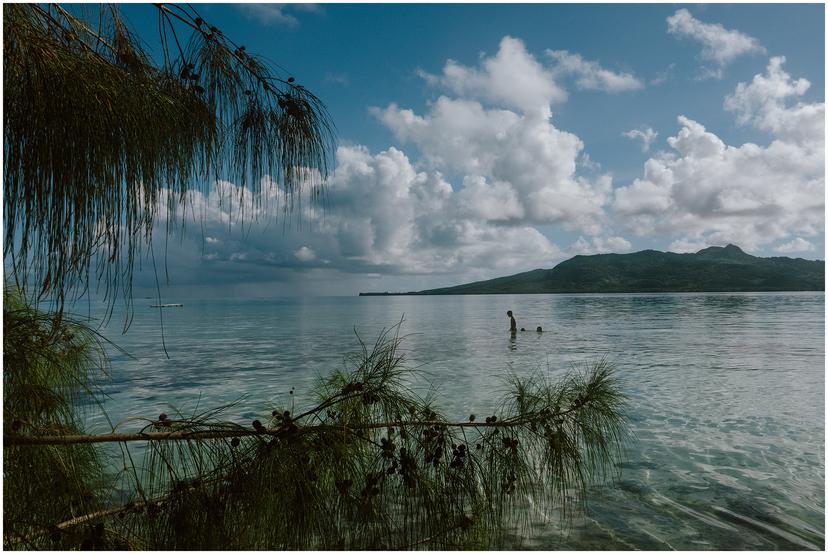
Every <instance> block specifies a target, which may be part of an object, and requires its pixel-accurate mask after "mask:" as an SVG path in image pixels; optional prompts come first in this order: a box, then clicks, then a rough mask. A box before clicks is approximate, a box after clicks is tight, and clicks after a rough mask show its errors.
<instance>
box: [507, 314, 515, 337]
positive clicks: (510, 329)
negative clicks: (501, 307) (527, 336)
mask: <svg viewBox="0 0 828 554" xmlns="http://www.w3.org/2000/svg"><path fill="white" fill-rule="evenodd" d="M506 315H508V316H509V319H510V320H511V322H510V323H509V331H510V332H512V333H517V321H515V317H514V316H513V315H512V310H509V311H508V312H506Z"/></svg>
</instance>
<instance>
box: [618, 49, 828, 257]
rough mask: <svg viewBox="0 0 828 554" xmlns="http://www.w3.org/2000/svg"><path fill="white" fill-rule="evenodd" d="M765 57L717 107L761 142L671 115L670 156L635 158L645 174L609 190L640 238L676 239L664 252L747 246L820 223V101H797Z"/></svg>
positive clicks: (815, 228)
mask: <svg viewBox="0 0 828 554" xmlns="http://www.w3.org/2000/svg"><path fill="white" fill-rule="evenodd" d="M780 65H781V60H780V59H774V60H771V63H770V65H769V66H768V69H767V72H766V73H765V74H764V75H757V76H756V77H754V79H753V81H752V82H751V83H750V84H746V83H740V84H739V85H738V86H737V87H736V90H735V91H734V92H733V93H732V94H731V95H729V96H728V99H727V100H726V106H727V107H728V109H730V110H731V111H733V112H735V113H736V114H737V117H738V118H739V121H740V122H742V123H743V124H749V125H753V126H755V127H756V128H758V129H762V130H765V131H768V132H770V133H771V134H772V136H773V138H772V141H771V142H770V144H768V145H767V146H760V145H757V144H754V143H745V144H743V145H741V146H730V145H727V144H725V142H724V141H722V140H721V139H720V138H719V137H718V136H716V135H715V134H714V133H712V132H710V131H708V130H707V129H706V128H705V127H704V126H703V125H702V124H701V123H699V122H697V121H694V120H692V119H690V118H687V117H684V116H680V117H679V118H678V121H679V124H680V125H681V128H680V129H679V131H678V133H677V134H676V135H675V136H673V137H670V138H669V139H667V142H668V144H669V145H670V146H671V147H672V149H673V151H672V152H667V153H661V154H659V155H656V156H655V157H652V158H650V159H649V160H647V162H646V163H645V164H644V174H643V176H642V177H641V178H638V179H635V180H634V181H633V182H632V183H631V184H630V185H627V186H624V187H619V188H618V189H616V191H615V197H614V203H613V211H614V213H616V214H617V215H620V216H622V218H623V219H622V221H623V222H624V223H625V224H626V226H627V228H628V229H629V230H630V231H632V232H634V233H636V234H639V235H644V234H649V233H665V234H668V235H673V236H675V237H676V239H675V241H674V242H673V244H672V245H671V248H676V249H682V250H693V249H694V248H696V246H699V245H701V246H705V245H710V244H727V243H734V244H738V245H740V246H743V247H745V248H748V249H758V248H761V247H763V246H764V245H769V244H772V243H774V242H776V241H779V240H785V239H787V238H788V237H791V236H799V237H803V236H805V237H813V236H817V235H819V234H820V233H821V232H822V230H823V228H824V220H825V203H824V189H825V179H824V174H825V143H824V135H823V131H822V129H823V126H824V123H823V119H824V110H825V108H824V103H802V102H797V103H795V104H793V105H790V102H788V101H789V100H790V99H791V98H796V97H797V96H800V95H801V94H802V93H803V92H804V90H805V89H806V88H807V87H806V86H805V85H803V84H802V83H801V80H799V81H794V80H792V79H791V78H790V76H789V75H787V74H785V73H784V72H782V71H781V69H780Z"/></svg>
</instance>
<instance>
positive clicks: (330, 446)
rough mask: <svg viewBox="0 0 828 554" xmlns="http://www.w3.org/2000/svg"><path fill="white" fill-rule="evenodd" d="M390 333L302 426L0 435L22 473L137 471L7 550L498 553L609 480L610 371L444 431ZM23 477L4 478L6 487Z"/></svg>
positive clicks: (579, 377)
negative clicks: (126, 453)
mask: <svg viewBox="0 0 828 554" xmlns="http://www.w3.org/2000/svg"><path fill="white" fill-rule="evenodd" d="M397 330H398V328H396V329H394V330H392V331H389V332H387V333H384V334H383V335H382V336H380V337H379V339H378V340H377V342H376V343H375V344H374V345H373V346H372V347H370V348H369V347H368V346H367V345H365V344H362V351H361V352H360V353H359V354H357V355H355V356H354V357H353V358H351V359H350V360H349V363H348V367H346V368H345V369H343V370H341V371H337V372H334V373H333V374H332V376H331V377H329V378H327V379H325V380H323V381H322V382H321V383H320V384H319V388H318V391H317V392H318V400H316V401H315V402H314V403H312V405H311V406H310V407H308V408H307V409H305V410H301V409H296V408H294V411H293V412H291V411H288V410H286V409H284V408H281V407H280V408H277V409H274V410H272V412H271V413H270V415H269V416H268V417H262V418H261V420H256V421H254V422H251V423H250V424H239V423H233V422H227V421H223V420H222V412H221V411H212V412H208V413H204V414H200V415H197V416H191V417H184V416H182V415H176V414H170V415H168V414H161V415H159V417H158V418H157V419H153V420H147V421H146V425H145V427H144V428H143V429H141V430H140V433H134V434H123V435H110V436H107V435H102V436H79V437H67V436H63V437H62V438H61V437H48V439H49V440H50V441H51V442H52V443H53V444H51V445H50V446H43V445H42V444H35V443H36V442H37V440H43V439H44V438H45V437H42V436H39V437H36V436H32V435H31V434H29V433H30V432H29V430H26V433H27V434H20V433H21V430H13V431H12V432H11V436H10V435H9V434H8V432H7V435H6V437H5V448H4V450H5V452H6V455H7V457H8V456H9V454H10V453H12V454H13V455H14V456H16V457H17V459H20V460H25V459H37V458H39V457H42V456H43V454H42V449H44V448H49V449H53V450H54V451H57V452H61V451H62V450H61V449H65V450H66V451H70V449H74V448H77V447H78V446H82V445H84V444H86V446H87V448H90V449H91V448H93V447H92V445H90V444H88V443H85V442H84V441H92V440H106V441H111V442H112V443H114V444H117V443H119V442H130V441H140V442H143V443H145V449H144V452H145V456H144V460H143V462H142V463H140V464H137V465H135V466H133V469H132V470H130V471H126V472H123V473H121V474H120V480H119V483H120V487H119V488H121V489H124V490H127V491H131V492H128V493H127V495H126V496H125V497H124V496H123V495H122V496H121V497H119V498H118V499H117V500H116V499H115V497H114V496H113V495H112V494H107V493H106V492H105V491H98V493H97V498H101V499H104V498H106V499H108V501H109V503H108V504H107V503H106V502H102V501H101V502H99V504H98V505H96V506H95V507H94V508H95V509H97V511H94V509H92V510H91V511H90V513H89V515H88V516H87V517H78V516H79V515H80V514H77V513H74V512H73V513H72V516H73V518H74V519H69V518H67V519H66V520H60V519H59V518H56V517H55V516H57V515H58V514H55V513H53V512H49V513H48V514H45V515H41V518H40V520H38V522H40V521H41V520H42V521H43V522H44V523H38V524H37V525H35V524H33V523H32V522H31V520H25V519H23V520H21V521H19V522H18V521H7V524H6V537H5V538H4V540H5V543H4V544H5V546H6V547H7V548H14V547H21V546H22V547H28V548H50V547H54V546H59V547H61V548H72V547H74V546H79V545H80V544H81V543H84V541H85V545H86V546H87V547H95V548H118V549H121V548H135V549H153V550H156V549H158V550H167V549H187V550H193V549H234V550H251V549H303V550H305V549H343V548H347V549H415V548H429V549H455V548H464V549H469V548H477V549H482V548H499V547H500V548H502V547H504V546H509V545H511V546H514V543H509V542H507V541H508V540H509V537H510V536H511V537H514V536H515V535H517V536H522V535H525V534H526V533H528V532H529V529H530V527H531V525H530V524H531V523H532V521H533V518H534V516H533V514H535V513H549V512H550V510H552V509H554V508H556V507H563V508H564V511H567V510H571V509H572V508H573V506H572V505H571V499H572V498H577V497H579V495H580V494H582V493H583V492H584V491H585V487H586V485H587V484H588V483H590V482H591V481H593V480H595V479H600V478H602V477H605V476H607V473H606V472H607V471H609V470H611V469H612V468H613V467H614V466H613V463H612V462H613V460H614V459H615V457H617V456H618V455H619V448H620V443H621V440H622V436H623V416H622V412H621V411H622V409H623V399H622V397H621V396H620V394H619V393H618V391H617V388H616V385H615V382H614V381H613V379H612V373H611V368H610V366H609V365H608V364H607V363H605V362H599V363H597V364H594V365H593V366H591V367H590V368H588V369H584V370H582V371H575V372H573V373H571V374H570V375H568V376H567V377H566V378H564V379H562V380H561V381H558V382H552V381H551V380H549V379H548V377H547V376H544V375H542V374H537V375H532V376H529V377H526V378H518V377H513V378H511V379H510V381H509V383H507V384H508V388H509V392H508V393H507V394H506V395H505V397H504V399H503V401H502V403H501V404H500V405H499V408H498V409H497V410H496V413H494V414H491V415H480V416H479V417H474V416H469V418H468V420H465V421H450V420H448V419H447V418H445V417H444V416H442V415H440V414H439V413H438V411H437V409H436V407H435V404H434V400H433V399H432V400H429V399H427V398H423V397H421V396H420V395H418V394H417V393H416V392H415V391H414V390H412V388H411V387H412V384H413V382H414V381H413V379H414V377H415V376H416V372H412V371H410V370H407V369H405V367H404V360H403V356H402V354H401V351H400V343H401V338H400V337H399V336H398V334H397ZM4 371H5V370H4ZM161 439H163V440H161ZM61 440H62V441H63V443H64V444H60V441H61ZM107 446H109V447H111V446H112V444H110V445H95V446H94V450H90V452H98V453H99V456H100V452H101V450H100V449H102V448H106V447H107ZM98 467H100V466H98ZM23 468H24V466H22V465H16V466H12V467H9V466H6V467H4V472H5V478H6V481H8V480H9V479H12V480H14V479H18V478H19V477H21V475H20V473H17V474H16V473H13V472H23V471H25V469H23ZM9 500H10V499H9V498H6V503H7V505H8V503H9ZM530 505H531V506H532V507H533V509H532V510H530V509H528V508H529V506H530ZM90 508H92V507H90ZM21 511H23V510H21ZM38 529H41V530H42V531H41V532H40V533H37V532H36V531H37V530H38ZM50 530H51V531H50ZM20 536H26V537H31V538H29V539H28V540H27V541H26V542H21V541H20V539H19V538H18V537H20ZM53 541H58V542H53Z"/></svg>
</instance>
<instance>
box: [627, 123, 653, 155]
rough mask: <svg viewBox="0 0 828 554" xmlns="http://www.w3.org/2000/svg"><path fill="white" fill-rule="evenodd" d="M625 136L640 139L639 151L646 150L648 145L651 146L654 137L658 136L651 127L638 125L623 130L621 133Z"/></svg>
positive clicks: (648, 148) (648, 147)
mask: <svg viewBox="0 0 828 554" xmlns="http://www.w3.org/2000/svg"><path fill="white" fill-rule="evenodd" d="M622 134H623V135H624V136H625V137H627V138H630V139H633V140H635V139H640V140H641V151H642V152H647V151H648V150H650V146H652V144H653V142H655V139H656V138H657V137H658V132H657V131H654V130H653V128H652V127H640V128H638V129H630V130H629V131H625V132H624V133H622Z"/></svg>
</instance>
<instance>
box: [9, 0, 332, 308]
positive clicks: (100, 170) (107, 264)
mask: <svg viewBox="0 0 828 554" xmlns="http://www.w3.org/2000/svg"><path fill="white" fill-rule="evenodd" d="M147 9H156V10H157V11H158V18H159V35H160V42H161V46H162V48H161V51H162V54H163V63H158V64H156V63H154V61H153V60H152V59H150V57H149V56H148V55H147V54H146V53H145V52H144V51H143V50H142V48H141V43H140V41H139V39H138V37H136V36H133V35H132V34H131V33H130V31H129V29H128V28H127V27H126V25H125V24H124V22H123V21H122V19H121V17H120V16H119V13H118V10H117V8H116V7H114V6H111V5H106V6H101V7H100V8H99V13H98V14H96V15H95V16H94V17H87V18H80V17H77V16H76V15H73V14H72V13H70V12H69V11H67V9H65V8H63V7H61V6H60V5H42V4H5V5H4V6H3V15H4V19H3V26H4V27H3V29H4V44H3V65H4V72H3V93H4V104H3V108H4V112H3V123H4V167H3V169H4V181H3V193H4V202H5V209H4V228H5V232H6V237H5V243H4V257H5V258H7V260H6V263H5V265H6V267H7V268H9V269H11V271H12V273H13V275H14V277H15V279H16V282H17V286H18V287H20V288H22V289H24V290H29V289H30V288H31V289H32V290H33V291H34V292H35V293H36V294H38V295H39V296H40V297H41V298H44V297H51V298H54V299H56V300H57V301H58V306H59V307H62V306H63V302H64V300H65V299H66V298H67V295H68V294H70V293H73V292H74V293H82V292H84V290H85V289H86V287H88V286H89V284H90V283H93V284H94V283H97V282H101V283H103V284H104V285H105V286H106V294H107V295H108V296H109V298H114V297H116V296H117V295H119V294H121V293H123V298H124V299H125V301H127V302H129V301H130V298H131V294H130V290H131V275H132V269H133V264H134V262H135V260H136V257H137V256H139V255H140V253H141V250H142V247H143V246H146V245H147V244H148V243H149V241H150V239H151V236H152V232H153V221H154V220H155V217H156V214H157V210H158V209H159V206H160V205H162V204H163V205H166V207H167V210H169V213H168V215H169V216H171V217H170V218H169V220H170V221H172V222H173V223H175V217H174V214H175V211H174V210H175V209H176V206H177V205H180V204H181V203H182V202H185V201H186V193H187V191H189V190H192V189H197V188H200V189H201V190H207V188H208V187H209V186H211V183H212V182H214V181H215V180H216V179H227V180H230V181H232V182H234V183H235V184H237V185H240V186H241V187H242V189H241V190H245V189H247V190H249V191H250V193H251V194H252V195H253V196H254V198H255V199H256V201H257V202H258V201H260V200H259V199H260V196H259V195H258V194H257V193H258V192H259V189H260V187H261V185H262V180H263V179H264V178H265V177H266V176H269V177H270V178H271V179H272V180H273V182H274V183H276V184H278V185H279V186H281V188H282V190H283V191H284V192H285V193H286V198H287V199H288V200H287V202H286V205H285V206H283V207H284V208H285V209H289V208H291V207H292V206H293V205H294V203H295V202H296V201H297V200H299V199H300V195H301V192H302V190H303V189H308V188H309V187H310V190H309V191H308V192H310V193H311V200H317V199H318V196H319V193H320V188H319V187H321V184H322V178H323V177H324V175H325V173H326V168H327V165H326V164H327V155H328V153H329V151H330V149H331V144H332V126H331V122H330V119H329V117H328V114H327V112H326V111H325V108H324V106H323V104H322V103H321V102H320V101H319V99H317V98H316V97H315V96H314V95H313V94H312V93H311V92H310V91H308V90H307V89H305V88H304V87H303V86H301V85H299V84H297V83H296V82H295V81H294V78H293V77H287V76H286V75H280V74H279V73H278V72H277V71H275V70H274V69H273V68H272V67H270V66H269V65H267V64H266V63H264V62H263V61H262V59H261V58H259V57H257V56H255V55H252V54H250V53H249V52H247V50H246V48H245V47H244V46H243V45H237V44H236V43H234V42H233V41H231V40H230V39H229V38H228V37H226V36H225V35H224V34H223V33H222V32H221V30H220V29H218V28H216V27H214V26H212V25H210V24H208V23H207V22H206V21H204V20H203V19H202V18H201V17H200V16H199V15H198V14H197V13H196V12H195V10H194V9H193V8H192V7H190V6H188V5H187V6H186V7H185V6H184V5H174V4H169V5H167V4H156V5H153V6H147ZM75 11H77V10H75ZM93 22H94V23H93ZM230 200H231V201H232V200H233V199H230ZM239 217H244V214H240V215H239ZM93 263H94V267H92V266H91V264H93ZM90 273H91V274H92V275H90Z"/></svg>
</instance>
